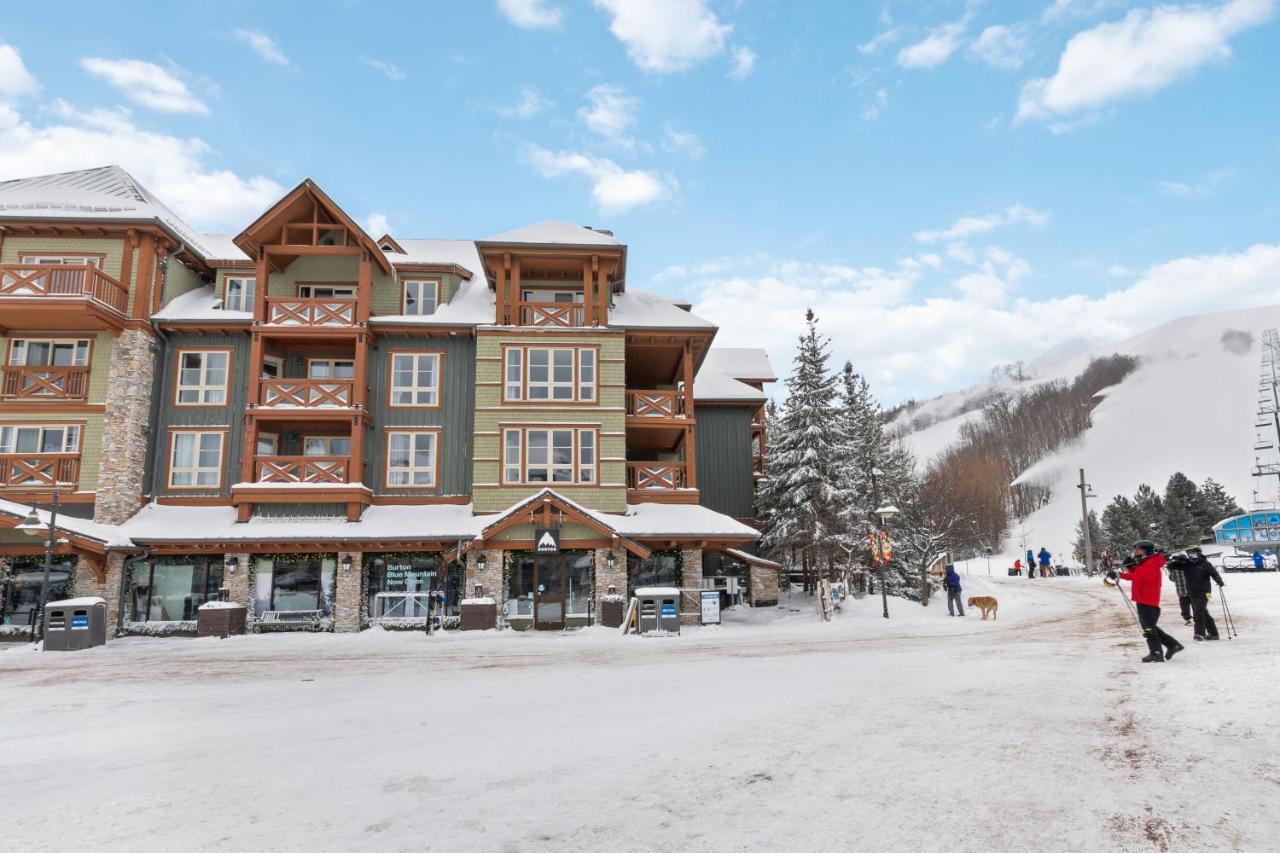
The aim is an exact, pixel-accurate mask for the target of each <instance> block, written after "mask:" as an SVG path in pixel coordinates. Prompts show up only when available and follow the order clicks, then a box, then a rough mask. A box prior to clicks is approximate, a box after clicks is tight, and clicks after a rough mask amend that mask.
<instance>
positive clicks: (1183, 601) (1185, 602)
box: [1178, 595, 1192, 622]
mask: <svg viewBox="0 0 1280 853" xmlns="http://www.w3.org/2000/svg"><path fill="white" fill-rule="evenodd" d="M1178 610H1180V611H1181V612H1182V621H1183V622H1190V621H1191V619H1192V616H1191V596H1189V595H1180V596H1178Z"/></svg>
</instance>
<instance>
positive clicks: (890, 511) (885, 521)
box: [876, 504, 898, 619]
mask: <svg viewBox="0 0 1280 853" xmlns="http://www.w3.org/2000/svg"><path fill="white" fill-rule="evenodd" d="M897 514H898V508H897V507H896V506H894V505H893V504H889V505H888V506H882V507H880V508H879V509H878V510H876V515H878V516H880V531H879V539H880V541H879V542H877V543H876V550H877V551H878V552H879V562H880V604H881V606H882V607H883V608H884V618H886V619H888V618H889V587H888V584H887V583H886V582H885V578H886V576H887V572H888V567H889V559H890V557H889V556H888V554H886V552H887V551H890V549H889V531H888V527H889V522H890V521H892V520H893V518H894V516H896V515H897Z"/></svg>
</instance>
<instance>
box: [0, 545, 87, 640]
mask: <svg viewBox="0 0 1280 853" xmlns="http://www.w3.org/2000/svg"><path fill="white" fill-rule="evenodd" d="M74 566H75V563H74V561H71V560H67V559H66V558H63V557H58V558H55V560H54V563H53V568H52V569H51V570H50V571H49V601H58V600H59V599H63V598H66V597H67V591H68V588H69V585H70V582H71V571H72V569H73V567H74ZM43 583H44V558H42V557H13V558H10V560H9V571H8V572H7V574H5V575H0V588H2V591H3V598H2V599H0V625H29V624H31V622H30V620H31V618H32V615H31V614H33V613H35V612H36V611H37V610H39V609H40V587H41V586H42V585H43Z"/></svg>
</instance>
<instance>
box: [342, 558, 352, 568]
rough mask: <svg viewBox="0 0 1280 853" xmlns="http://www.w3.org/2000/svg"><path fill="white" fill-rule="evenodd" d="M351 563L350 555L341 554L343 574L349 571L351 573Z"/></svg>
mask: <svg viewBox="0 0 1280 853" xmlns="http://www.w3.org/2000/svg"><path fill="white" fill-rule="evenodd" d="M351 563H352V560H351V555H350V554H343V555H342V570H343V571H344V572H349V571H351Z"/></svg>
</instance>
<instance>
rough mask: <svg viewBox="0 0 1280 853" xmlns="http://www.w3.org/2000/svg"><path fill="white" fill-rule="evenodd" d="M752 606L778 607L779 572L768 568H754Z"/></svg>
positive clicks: (752, 571) (752, 568) (752, 574)
mask: <svg viewBox="0 0 1280 853" xmlns="http://www.w3.org/2000/svg"><path fill="white" fill-rule="evenodd" d="M749 571H750V572H751V606H752V607H776V606H777V604H778V572H777V570H776V569H770V568H768V567H767V566H752V567H751V568H750V569H749Z"/></svg>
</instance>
